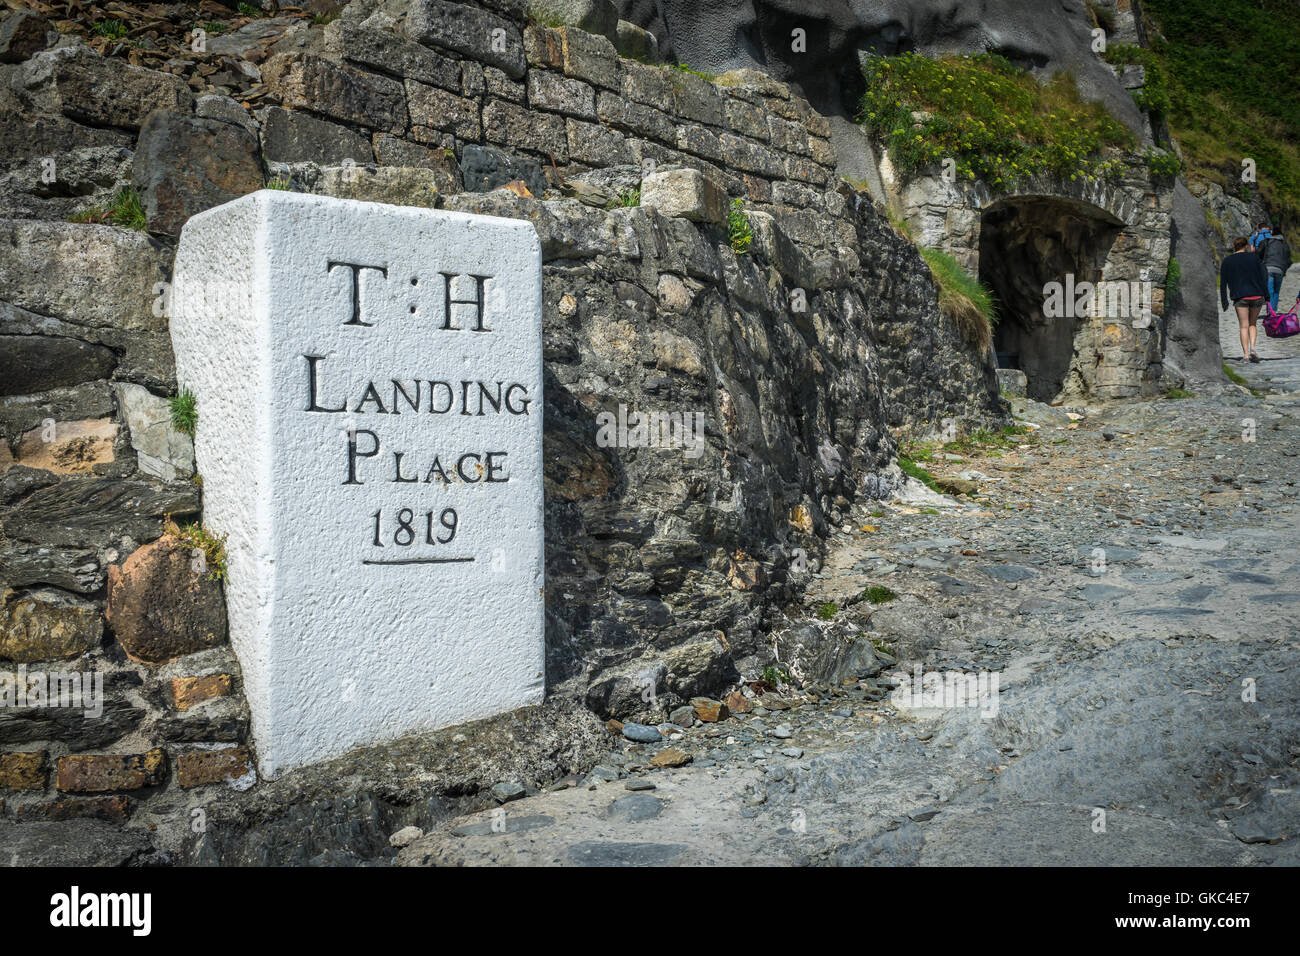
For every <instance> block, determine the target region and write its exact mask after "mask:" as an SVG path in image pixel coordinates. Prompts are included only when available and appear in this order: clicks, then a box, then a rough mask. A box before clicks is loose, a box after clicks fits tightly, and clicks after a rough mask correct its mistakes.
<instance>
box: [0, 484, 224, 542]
mask: <svg viewBox="0 0 1300 956" xmlns="http://www.w3.org/2000/svg"><path fill="white" fill-rule="evenodd" d="M198 510H199V492H198V488H197V487H195V485H194V484H193V483H192V482H188V481H180V482H171V483H163V482H156V481H140V480H135V479H119V478H98V477H81V476H74V477H70V478H65V479H64V480H63V481H60V482H59V483H57V484H53V485H49V486H47V487H43V488H38V489H37V490H35V491H33V492H32V493H31V494H29V495H27V496H26V497H24V498H22V499H21V500H20V501H18V502H16V503H15V504H13V505H11V506H9V507H8V508H5V509H4V510H3V511H0V518H3V520H4V529H5V535H6V537H8V538H11V539H14V540H17V541H25V542H29V543H32V544H39V545H42V546H45V547H48V546H50V545H54V546H58V547H67V548H85V547H94V548H109V547H112V546H114V545H116V544H118V543H119V542H120V541H121V539H122V537H123V536H127V537H130V538H133V539H135V540H136V541H149V540H152V539H154V538H156V537H158V536H159V534H160V533H161V531H162V524H163V519H164V518H165V517H166V516H167V515H185V514H194V513H196V512H197V511H198Z"/></svg>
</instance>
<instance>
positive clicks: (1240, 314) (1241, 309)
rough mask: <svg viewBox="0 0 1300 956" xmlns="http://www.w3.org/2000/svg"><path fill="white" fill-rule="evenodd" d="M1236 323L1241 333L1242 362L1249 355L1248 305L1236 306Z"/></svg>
mask: <svg viewBox="0 0 1300 956" xmlns="http://www.w3.org/2000/svg"><path fill="white" fill-rule="evenodd" d="M1237 324H1238V326H1239V328H1238V330H1237V331H1238V332H1240V333H1241V360H1242V361H1243V362H1244V361H1246V359H1248V358H1249V357H1250V346H1251V341H1250V333H1249V331H1248V330H1249V329H1250V307H1249V306H1245V305H1239V306H1237Z"/></svg>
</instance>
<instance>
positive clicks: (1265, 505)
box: [396, 363, 1300, 866]
mask: <svg viewBox="0 0 1300 956" xmlns="http://www.w3.org/2000/svg"><path fill="white" fill-rule="evenodd" d="M1298 364H1300V363H1298ZM1248 371H1249V373H1250V380H1251V384H1252V386H1254V387H1257V388H1267V387H1269V383H1268V381H1267V380H1266V378H1265V376H1266V375H1267V374H1268V372H1267V370H1266V367H1265V366H1263V365H1261V366H1253V367H1251V368H1250V369H1249V370H1248ZM1243 374H1247V373H1246V372H1243ZM1275 385H1276V383H1274V386H1275ZM1297 405H1300V393H1284V392H1278V391H1274V392H1272V393H1269V394H1265V395H1264V396H1263V397H1262V398H1258V397H1254V396H1252V395H1249V394H1248V393H1246V391H1245V390H1244V389H1236V390H1232V391H1230V393H1229V394H1228V395H1226V396H1220V397H1218V398H1215V399H1182V400H1161V401H1156V402H1150V403H1139V404H1131V405H1124V406H1118V407H1114V408H1110V409H1087V408H1078V409H1071V408H1048V407H1045V406H1041V405H1036V404H1032V403H1025V402H1023V401H1021V402H1019V403H1018V406H1017V413H1018V415H1019V416H1021V417H1022V419H1023V420H1027V421H1029V422H1032V423H1034V424H1035V425H1037V426H1038V427H1037V428H1036V429H1035V430H1034V431H1032V433H1030V434H1027V435H1023V436H1020V435H1016V436H1011V437H1010V438H1009V439H1004V440H1002V441H993V442H989V443H986V444H984V445H973V446H972V445H967V446H961V447H950V448H949V449H947V450H944V449H934V450H933V452H932V457H931V459H930V460H929V461H927V462H925V467H926V468H928V469H930V470H931V471H932V472H934V473H935V474H936V475H940V476H944V477H950V478H951V477H958V478H964V479H965V480H968V481H973V482H974V483H975V486H976V487H977V488H978V490H977V491H976V492H975V494H974V495H973V496H971V497H962V498H959V499H958V498H950V497H944V496H938V495H933V494H932V493H930V492H927V491H924V490H922V491H919V492H918V493H917V494H916V495H915V496H913V497H911V498H909V499H908V500H899V501H895V502H892V503H889V504H885V505H881V506H878V507H876V508H873V509H870V510H867V509H863V510H862V511H861V512H860V513H859V514H857V515H855V523H854V525H853V526H852V527H847V526H846V527H847V530H846V531H845V532H842V533H840V534H838V535H837V536H836V541H835V543H834V547H833V549H832V552H831V554H830V555H829V557H828V559H827V561H826V563H825V565H824V566H823V567H821V568H820V569H819V570H818V571H817V572H816V573H815V574H814V576H813V579H812V581H811V583H810V587H809V589H808V599H807V606H806V607H802V608H792V609H789V618H790V619H789V621H788V624H787V627H786V628H785V630H784V635H785V636H784V637H782V638H780V639H778V641H777V647H778V649H779V650H784V652H785V654H786V657H785V658H783V659H787V660H788V662H789V665H790V668H791V669H792V670H794V671H796V672H800V670H801V667H800V662H801V659H800V657H799V656H798V654H797V653H796V654H794V655H793V656H791V654H790V652H789V648H790V647H791V645H792V643H793V642H795V641H796V640H797V639H798V638H799V635H801V634H802V635H805V636H807V635H810V634H814V635H815V634H816V633H822V632H828V631H833V630H837V631H839V632H846V633H850V634H855V633H860V634H862V635H864V636H865V637H866V638H867V639H869V640H870V641H871V643H872V645H874V647H875V648H876V649H877V651H876V652H875V653H874V654H873V653H872V652H867V654H866V655H865V657H866V659H865V660H860V661H858V662H857V663H858V664H859V665H860V666H859V667H858V671H859V672H860V673H859V674H858V676H859V679H857V680H853V681H850V682H848V683H841V682H838V681H836V682H834V683H833V685H832V684H831V682H829V681H821V682H818V681H814V680H811V679H809V680H807V681H806V682H803V686H800V687H795V686H786V685H784V684H783V685H782V686H780V687H778V688H771V687H769V686H768V685H766V684H764V683H761V682H757V681H756V680H755V679H756V678H757V676H758V675H746V677H748V678H750V679H751V680H750V683H749V684H747V685H745V686H744V687H742V688H741V690H742V692H743V694H748V695H749V696H747V697H745V701H746V703H745V704H744V705H742V706H753V709H751V710H750V712H749V713H745V714H734V713H733V714H732V715H731V716H729V717H727V718H725V719H723V720H720V721H717V722H713V723H700V722H695V723H694V725H693V726H691V727H688V728H683V729H682V730H680V732H679V731H677V730H675V729H674V728H672V727H670V726H667V725H661V726H660V727H659V728H658V730H659V731H660V733H665V732H666V733H667V734H668V737H667V738H666V739H664V740H661V741H656V742H653V743H635V742H632V741H630V740H627V739H625V738H623V737H620V736H618V735H616V734H615V733H613V732H611V737H610V740H611V750H610V753H609V756H608V758H607V759H606V760H605V761H604V762H603V763H602V764H601V765H600V766H598V767H597V768H596V769H595V770H594V771H593V772H592V773H591V774H589V775H586V776H585V777H582V778H571V779H568V780H564V781H557V782H556V783H555V784H553V785H552V787H551V788H548V790H547V791H545V792H541V793H537V792H536V791H524V790H523V788H503V789H502V790H501V792H500V796H501V798H502V800H503V802H502V805H501V806H499V807H497V808H495V809H490V810H485V811H482V812H479V813H476V814H471V815H468V816H464V817H460V818H457V819H454V820H451V821H449V822H447V823H445V824H443V825H441V826H439V827H438V828H436V829H434V830H433V831H431V832H430V833H428V834H425V835H423V836H422V837H421V838H419V839H415V840H414V841H413V842H409V845H406V846H405V848H404V849H402V850H401V851H400V853H399V854H398V856H397V860H396V862H397V863H398V864H399V865H413V866H419V865H447V864H452V865H455V864H468V865H475V864H478V865H483V864H503V863H504V864H512V863H530V864H548V865H550V864H553V865H590V864H619V865H654V864H670V865H699V864H707V863H724V864H725V863H732V864H745V865H763V864H770V865H790V864H844V865H860V864H938V865H945V864H953V865H961V864H983V863H988V864H1001V865H1024V864H1031V865H1057V864H1069V863H1080V864H1135V865H1155V864H1169V865H1199V864H1230V865H1231V864H1241V865H1261V864H1264V865H1267V864H1288V863H1290V864H1295V863H1300V838H1298V836H1300V706H1298V705H1300V656H1298V655H1297V653H1296V647H1297V641H1298V639H1300V627H1298V626H1297V624H1298V622H1300V557H1298V556H1297V552H1296V543H1297V542H1298V541H1300V513H1298V512H1297V510H1296V507H1295V504H1294V495H1295V493H1296V484H1295V482H1296V466H1297V464H1298V461H1297V455H1298V454H1300V426H1298V425H1297V420H1296V413H1297ZM1252 437H1253V439H1254V440H1253V441H1251V440H1246V439H1247V438H1252ZM872 586H876V587H883V588H887V589H888V590H889V591H890V592H892V593H893V594H894V595H896V596H895V597H894V598H893V599H892V600H885V598H886V597H887V595H885V594H884V593H883V592H879V591H877V592H872V594H873V596H874V597H875V598H876V600H877V601H879V603H873V601H872V600H871V599H870V598H867V597H865V596H864V592H865V590H866V589H867V588H869V587H872ZM819 612H820V613H819ZM810 629H812V630H810ZM873 656H874V657H875V660H874V661H873V660H872V657H873ZM914 667H921V668H923V669H924V671H925V672H935V671H939V672H948V671H961V672H963V673H965V674H970V675H978V674H980V673H981V672H983V673H984V674H985V676H986V679H992V675H996V677H997V680H998V691H999V693H998V694H997V695H996V699H993V698H986V699H984V700H983V701H978V700H977V701H975V703H976V704H977V705H979V706H947V707H943V706H929V707H924V706H919V705H922V704H929V703H942V702H933V701H928V700H924V699H921V700H917V699H908V700H899V699H897V698H896V696H895V694H894V693H893V688H894V686H895V685H896V684H897V683H898V677H897V675H898V674H900V673H903V674H914V673H915V671H914V670H913V668H914ZM891 675H894V676H892V677H891ZM769 676H771V675H769ZM805 676H806V675H805ZM793 683H794V684H796V685H797V684H800V681H798V680H797V679H796V680H795V681H794V682H793ZM754 705H756V706H754ZM738 709H739V708H738ZM681 720H682V722H683V723H685V722H686V719H685V718H684V717H683V718H681ZM625 730H632V731H634V728H625ZM670 749H671V750H673V751H676V753H669V754H667V755H664V756H660V757H659V758H658V762H660V763H664V762H666V763H670V764H671V763H680V762H682V761H686V762H685V763H684V764H682V765H680V766H675V767H672V766H669V767H656V766H654V765H652V762H651V761H652V758H655V757H656V755H658V754H662V753H663V752H664V751H667V750H670ZM516 796H520V798H519V799H517V800H516V799H515V797H516ZM412 836H414V834H407V835H406V838H404V841H403V842H405V840H406V839H409V838H410V837H412Z"/></svg>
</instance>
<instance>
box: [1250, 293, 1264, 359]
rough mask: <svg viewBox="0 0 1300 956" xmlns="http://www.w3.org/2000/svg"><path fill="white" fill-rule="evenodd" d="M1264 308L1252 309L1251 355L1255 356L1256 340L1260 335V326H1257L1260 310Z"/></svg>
mask: <svg viewBox="0 0 1300 956" xmlns="http://www.w3.org/2000/svg"><path fill="white" fill-rule="evenodd" d="M1261 308H1262V306H1258V305H1252V306H1251V307H1250V353H1251V354H1252V355H1254V354H1255V338H1256V336H1258V335H1259V326H1258V325H1257V324H1256V323H1257V322H1258V320H1259V310H1260V309H1261Z"/></svg>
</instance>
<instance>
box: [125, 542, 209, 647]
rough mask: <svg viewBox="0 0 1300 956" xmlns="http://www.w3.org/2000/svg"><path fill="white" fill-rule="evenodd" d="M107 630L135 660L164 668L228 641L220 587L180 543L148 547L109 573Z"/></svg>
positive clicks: (165, 543)
mask: <svg viewBox="0 0 1300 956" xmlns="http://www.w3.org/2000/svg"><path fill="white" fill-rule="evenodd" d="M106 615H107V618H108V623H109V625H110V626H111V627H112V628H113V633H114V635H115V636H116V637H117V640H118V642H119V643H120V644H121V645H122V647H123V648H124V649H125V650H126V653H127V654H128V655H129V656H130V657H131V658H132V659H133V660H138V661H142V662H144V663H146V664H162V663H165V662H166V661H169V660H172V659H173V658H176V657H180V656H181V655H182V654H192V653H195V652H196V651H201V650H204V649H205V648H209V647H215V646H216V645H218V644H223V643H225V640H226V603H225V599H224V598H223V597H222V594H221V587H220V585H219V584H218V583H217V582H216V581H214V580H212V579H211V578H210V577H209V576H208V574H207V572H206V571H196V570H195V568H194V557H193V555H192V554H191V552H190V549H189V548H187V547H186V546H185V545H184V543H183V542H181V541H180V540H179V539H177V538H175V537H172V536H170V535H169V536H166V537H163V538H160V539H159V540H158V541H155V542H154V543H153V544H149V545H145V546H144V547H143V548H140V549H139V550H137V551H136V552H135V553H133V554H132V555H131V556H130V557H129V558H127V559H126V561H124V562H123V563H122V565H121V566H120V567H118V566H116V565H115V566H113V567H111V568H109V571H108V608H107V611H106Z"/></svg>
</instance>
